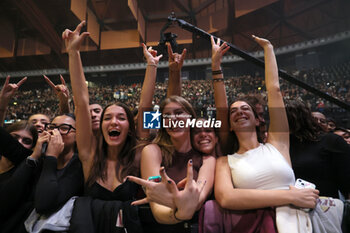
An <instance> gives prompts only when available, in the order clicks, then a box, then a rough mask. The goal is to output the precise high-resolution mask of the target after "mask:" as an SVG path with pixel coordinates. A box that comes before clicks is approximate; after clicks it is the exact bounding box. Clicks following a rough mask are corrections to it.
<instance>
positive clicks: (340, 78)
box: [6, 62, 350, 121]
mask: <svg viewBox="0 0 350 233" xmlns="http://www.w3.org/2000/svg"><path fill="white" fill-rule="evenodd" d="M349 72H350V62H348V63H343V64H340V65H335V66H329V67H325V68H319V69H313V70H308V71H294V72H291V73H292V74H293V75H294V76H295V77H297V78H298V79H300V80H301V81H303V82H305V83H307V84H309V85H311V86H313V87H315V88H316V89H318V90H320V91H322V92H325V93H327V94H329V95H331V96H332V97H334V98H337V99H339V100H341V101H344V102H346V103H350V80H349V79H348V78H347V77H348V74H349ZM225 85H226V87H227V97H228V101H229V102H232V101H233V100H234V99H236V98H239V97H240V96H242V95H253V94H259V95H262V97H263V98H264V99H265V100H266V95H265V87H264V79H263V76H262V75H261V74H259V73H257V74H256V76H254V77H253V76H251V75H244V76H239V77H227V78H225ZM43 86H44V85H43ZM167 86H168V83H167V82H165V83H159V82H157V83H156V85H155V88H156V89H155V93H154V99H153V104H154V105H159V104H160V103H161V101H162V100H164V99H165V96H166V95H165V93H166V88H167ZM182 89H183V93H182V96H183V97H184V98H186V99H187V100H188V101H190V103H191V104H192V105H193V107H194V108H195V109H196V111H197V112H198V113H199V114H200V115H203V116H208V112H209V115H210V114H212V112H213V111H212V110H213V109H215V103H214V97H213V90H212V85H211V83H210V82H208V80H184V81H183V83H182ZM281 90H282V94H283V97H284V99H294V98H299V99H302V100H303V101H305V102H306V103H307V104H308V105H309V106H310V107H311V109H313V110H315V111H320V112H327V113H328V114H329V115H331V116H330V117H333V115H336V114H337V113H338V112H339V111H342V109H340V108H339V107H338V106H336V105H334V104H332V103H330V102H329V101H326V100H324V99H322V98H320V97H318V96H315V95H314V94H313V93H310V92H308V91H306V90H304V89H302V88H300V87H298V86H296V85H294V84H291V83H289V82H288V81H285V80H281ZM140 93H141V83H135V84H132V85H110V86H108V85H104V84H101V83H99V82H94V85H93V86H92V87H89V94H90V98H91V100H93V101H95V102H97V103H99V104H101V105H102V106H105V105H106V104H108V103H111V102H113V101H121V102H123V103H125V104H126V105H128V106H129V107H130V108H131V109H135V108H137V106H138V101H139V98H140ZM14 103H16V104H14ZM57 106H58V105H57V98H56V97H55V96H54V95H52V90H51V88H50V87H49V86H47V88H42V89H37V90H28V91H21V89H19V90H18V93H17V95H16V96H14V98H13V102H12V104H10V106H9V109H8V112H7V115H6V120H7V121H10V120H16V119H26V118H27V117H28V116H30V115H31V114H33V113H35V112H42V113H45V114H47V115H48V116H50V117H53V116H55V115H56V114H57V113H58V111H59V110H58V107H57ZM334 112H335V113H334ZM333 118H334V117H333Z"/></svg>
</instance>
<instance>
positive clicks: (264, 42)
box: [252, 35, 273, 49]
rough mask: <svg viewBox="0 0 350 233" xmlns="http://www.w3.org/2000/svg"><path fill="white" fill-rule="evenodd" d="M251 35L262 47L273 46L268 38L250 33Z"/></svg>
mask: <svg viewBox="0 0 350 233" xmlns="http://www.w3.org/2000/svg"><path fill="white" fill-rule="evenodd" d="M252 37H253V39H254V40H255V41H256V43H258V44H259V45H260V46H261V47H262V48H264V49H265V48H268V47H273V46H272V44H271V43H270V41H269V40H266V39H264V38H260V37H257V36H254V35H252Z"/></svg>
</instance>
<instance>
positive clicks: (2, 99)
mask: <svg viewBox="0 0 350 233" xmlns="http://www.w3.org/2000/svg"><path fill="white" fill-rule="evenodd" d="M26 80H27V77H24V78H22V79H21V80H20V81H19V82H18V83H10V76H7V77H6V80H5V83H4V86H3V87H2V89H1V92H0V126H3V125H4V121H5V117H6V111H7V107H8V104H9V102H10V100H11V98H12V97H13V96H14V95H15V94H16V92H17V90H18V88H19V87H20V86H21V85H22V84H23V83H24V82H25V81H26Z"/></svg>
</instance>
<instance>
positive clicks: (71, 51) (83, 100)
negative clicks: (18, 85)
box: [62, 21, 94, 180]
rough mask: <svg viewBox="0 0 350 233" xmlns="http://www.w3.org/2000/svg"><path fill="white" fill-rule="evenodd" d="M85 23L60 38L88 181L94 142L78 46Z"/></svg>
mask: <svg viewBox="0 0 350 233" xmlns="http://www.w3.org/2000/svg"><path fill="white" fill-rule="evenodd" d="M84 25H85V21H83V22H81V23H80V24H79V25H78V26H77V27H76V29H75V30H74V31H73V32H72V31H70V30H68V29H66V30H65V31H64V32H63V34H62V38H63V39H64V40H65V45H66V49H67V51H68V55H69V73H70V78H71V84H72V91H73V95H74V104H75V114H76V141H77V146H78V151H79V159H80V161H81V163H82V165H83V171H84V178H85V180H87V179H88V177H89V175H90V174H89V173H90V167H91V165H92V161H93V157H92V155H93V153H92V150H93V148H92V144H93V143H92V142H93V140H94V138H93V133H92V126H91V117H90V111H89V92H88V88H87V85H86V83H85V81H86V80H85V75H84V71H83V65H82V63H81V59H80V52H79V49H80V46H81V44H82V43H83V41H84V39H85V37H87V36H88V35H89V33H88V32H83V33H82V34H80V31H81V29H82V27H83V26H84Z"/></svg>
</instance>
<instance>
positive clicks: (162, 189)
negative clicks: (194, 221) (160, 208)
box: [128, 167, 175, 208]
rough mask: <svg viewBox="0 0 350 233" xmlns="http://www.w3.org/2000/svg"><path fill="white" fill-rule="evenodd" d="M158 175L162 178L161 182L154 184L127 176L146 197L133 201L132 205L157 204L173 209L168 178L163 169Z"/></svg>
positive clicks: (162, 168)
mask: <svg viewBox="0 0 350 233" xmlns="http://www.w3.org/2000/svg"><path fill="white" fill-rule="evenodd" d="M159 174H160V175H161V177H162V180H161V182H159V183H156V182H153V181H149V180H144V179H141V178H138V177H135V176H128V179H129V180H130V181H132V182H135V183H137V184H139V185H141V186H142V187H143V189H144V192H145V194H146V195H147V197H145V198H143V199H141V200H137V201H134V202H133V203H132V205H142V204H145V203H149V202H156V203H158V204H161V205H164V206H168V207H170V208H175V203H174V200H173V194H172V193H171V192H170V189H171V187H170V183H169V182H171V181H170V180H171V179H170V178H169V177H168V176H167V174H166V173H165V169H164V167H161V168H160V170H159Z"/></svg>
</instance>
